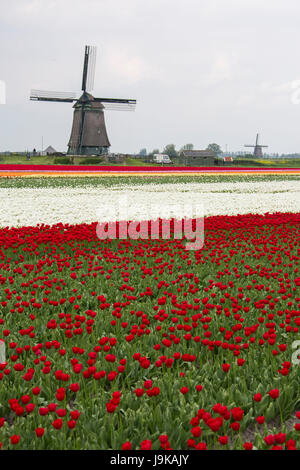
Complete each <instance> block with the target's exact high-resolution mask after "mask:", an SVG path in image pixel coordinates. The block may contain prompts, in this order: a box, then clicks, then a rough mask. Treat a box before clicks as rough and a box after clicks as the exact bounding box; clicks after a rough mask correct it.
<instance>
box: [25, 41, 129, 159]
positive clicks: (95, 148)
mask: <svg viewBox="0 0 300 470" xmlns="http://www.w3.org/2000/svg"><path fill="white" fill-rule="evenodd" d="M95 63H96V47H95V46H85V53H84V63H83V75H82V87H81V89H82V91H83V93H82V95H81V96H80V98H76V94H75V93H66V92H49V91H41V90H31V94H30V99H31V100H33V101H54V102H59V103H72V102H73V101H75V104H74V106H73V108H74V115H73V125H72V131H71V136H70V140H69V143H68V154H70V155H101V154H104V153H107V152H108V148H109V147H110V142H109V140H108V136H107V132H106V127H105V120H104V112H103V111H104V109H105V110H106V109H109V110H125V111H126V110H127V111H133V110H134V109H135V105H136V100H133V99H121V98H95V97H94V96H92V95H91V94H90V93H88V91H91V90H92V89H93V87H94V76H95Z"/></svg>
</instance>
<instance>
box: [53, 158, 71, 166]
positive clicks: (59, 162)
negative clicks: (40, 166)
mask: <svg viewBox="0 0 300 470" xmlns="http://www.w3.org/2000/svg"><path fill="white" fill-rule="evenodd" d="M53 163H54V165H71V163H72V162H71V159H70V158H69V157H55V158H54V160H53Z"/></svg>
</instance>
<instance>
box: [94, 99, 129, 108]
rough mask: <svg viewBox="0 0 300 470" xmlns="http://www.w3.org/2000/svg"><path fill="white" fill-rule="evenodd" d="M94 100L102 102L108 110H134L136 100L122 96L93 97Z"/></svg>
mask: <svg viewBox="0 0 300 470" xmlns="http://www.w3.org/2000/svg"><path fill="white" fill-rule="evenodd" d="M95 101H98V102H99V101H100V102H101V103H103V105H104V108H105V109H107V110H109V111H134V110H135V107H136V100H132V99H123V98H95Z"/></svg>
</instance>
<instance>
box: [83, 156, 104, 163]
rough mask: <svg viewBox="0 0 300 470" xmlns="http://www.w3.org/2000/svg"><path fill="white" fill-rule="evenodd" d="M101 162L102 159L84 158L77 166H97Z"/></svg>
mask: <svg viewBox="0 0 300 470" xmlns="http://www.w3.org/2000/svg"><path fill="white" fill-rule="evenodd" d="M102 162H103V158H98V157H86V158H83V159H82V160H80V162H79V165H98V164H99V163H102Z"/></svg>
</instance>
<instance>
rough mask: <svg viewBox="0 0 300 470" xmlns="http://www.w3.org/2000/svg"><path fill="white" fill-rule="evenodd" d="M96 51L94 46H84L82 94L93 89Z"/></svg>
mask: <svg viewBox="0 0 300 470" xmlns="http://www.w3.org/2000/svg"><path fill="white" fill-rule="evenodd" d="M96 51H97V49H96V47H95V46H85V52H84V62H83V73H82V86H81V89H82V91H83V92H85V91H91V90H92V89H93V88H94V78H95V65H96Z"/></svg>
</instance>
